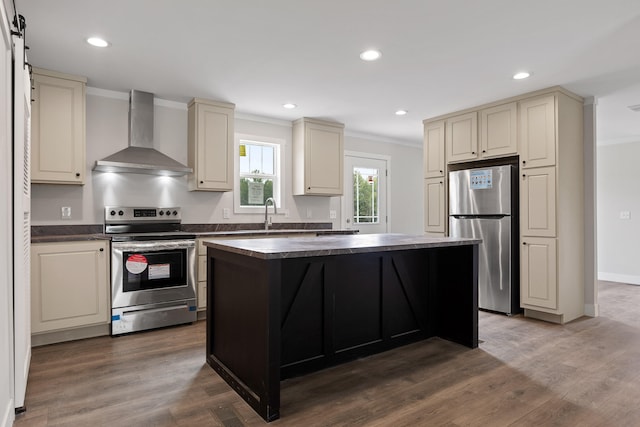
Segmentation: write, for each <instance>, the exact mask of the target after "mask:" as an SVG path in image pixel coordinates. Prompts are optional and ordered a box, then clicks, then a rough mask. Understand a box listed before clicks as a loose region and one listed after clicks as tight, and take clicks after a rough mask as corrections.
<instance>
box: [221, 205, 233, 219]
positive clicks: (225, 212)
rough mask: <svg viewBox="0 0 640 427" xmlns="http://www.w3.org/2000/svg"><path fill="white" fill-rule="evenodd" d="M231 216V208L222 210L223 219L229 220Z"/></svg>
mask: <svg viewBox="0 0 640 427" xmlns="http://www.w3.org/2000/svg"><path fill="white" fill-rule="evenodd" d="M230 216H231V212H230V211H229V208H224V209H222V218H224V219H229V217H230Z"/></svg>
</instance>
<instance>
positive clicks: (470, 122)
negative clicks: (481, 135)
mask: <svg viewBox="0 0 640 427" xmlns="http://www.w3.org/2000/svg"><path fill="white" fill-rule="evenodd" d="M445 141H446V146H447V161H448V162H462V161H467V160H475V159H476V158H477V157H478V113H477V112H476V111H473V112H471V113H466V114H461V115H459V116H455V117H451V118H449V119H447V126H446V133H445Z"/></svg>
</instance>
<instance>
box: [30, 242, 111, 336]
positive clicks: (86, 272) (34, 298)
mask: <svg viewBox="0 0 640 427" xmlns="http://www.w3.org/2000/svg"><path fill="white" fill-rule="evenodd" d="M109 295H110V290H109V242H108V241H106V240H92V241H75V242H56V243H34V244H32V245H31V332H32V333H33V334H38V333H43V332H52V331H59V330H66V329H73V328H79V327H83V326H91V325H96V324H108V323H109V321H110V308H109V306H110V304H109Z"/></svg>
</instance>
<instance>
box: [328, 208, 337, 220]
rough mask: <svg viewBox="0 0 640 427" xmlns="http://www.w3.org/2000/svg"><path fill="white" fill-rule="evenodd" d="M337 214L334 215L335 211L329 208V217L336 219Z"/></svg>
mask: <svg viewBox="0 0 640 427" xmlns="http://www.w3.org/2000/svg"><path fill="white" fill-rule="evenodd" d="M336 217H337V215H336V211H335V210H333V209H331V210H330V211H329V219H336Z"/></svg>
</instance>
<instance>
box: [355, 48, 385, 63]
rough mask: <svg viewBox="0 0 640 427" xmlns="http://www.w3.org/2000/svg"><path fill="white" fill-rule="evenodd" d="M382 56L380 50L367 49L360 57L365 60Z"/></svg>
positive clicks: (372, 59) (373, 59)
mask: <svg viewBox="0 0 640 427" xmlns="http://www.w3.org/2000/svg"><path fill="white" fill-rule="evenodd" d="M381 56H382V53H381V52H380V51H379V50H365V51H364V52H362V53H361V54H360V59H362V60H363V61H375V60H376V59H379V58H380V57H381Z"/></svg>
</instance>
